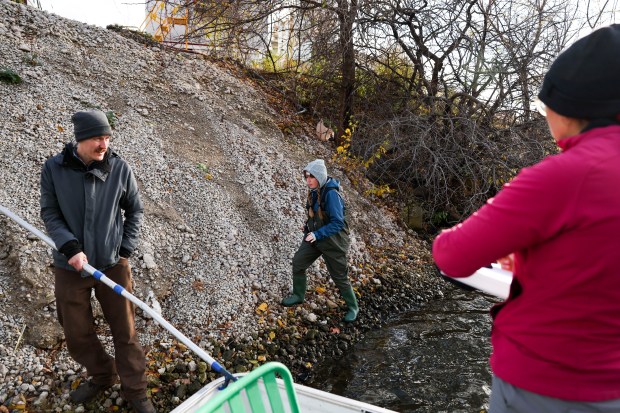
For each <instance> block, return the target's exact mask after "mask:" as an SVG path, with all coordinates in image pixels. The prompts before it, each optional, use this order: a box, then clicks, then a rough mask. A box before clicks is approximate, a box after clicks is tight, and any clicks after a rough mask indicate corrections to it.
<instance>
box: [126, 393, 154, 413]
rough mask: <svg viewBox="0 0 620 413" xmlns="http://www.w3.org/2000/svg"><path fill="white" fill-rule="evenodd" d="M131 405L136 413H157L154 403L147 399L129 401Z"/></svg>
mask: <svg viewBox="0 0 620 413" xmlns="http://www.w3.org/2000/svg"><path fill="white" fill-rule="evenodd" d="M129 405H130V406H131V407H133V411H134V412H136V413H157V410H155V407H154V406H153V403H151V401H150V400H149V399H147V398H146V397H145V398H144V399H136V400H129Z"/></svg>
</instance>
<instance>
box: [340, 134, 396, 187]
mask: <svg viewBox="0 0 620 413" xmlns="http://www.w3.org/2000/svg"><path fill="white" fill-rule="evenodd" d="M356 126H357V125H356V124H355V123H353V122H350V123H349V127H348V128H347V129H345V131H344V134H343V135H342V138H341V144H340V145H339V146H338V147H337V148H336V153H335V154H334V156H333V160H334V161H335V162H336V163H337V164H338V165H339V166H340V167H342V168H343V169H344V171H345V173H346V174H347V176H348V177H349V179H350V180H351V183H353V185H356V186H360V185H363V186H364V187H365V188H366V189H364V194H366V195H371V196H375V197H377V198H384V197H386V196H387V195H389V194H391V193H393V192H394V190H393V189H392V188H390V186H389V185H387V184H382V185H375V184H372V183H370V187H369V188H368V184H369V182H368V181H367V180H366V179H365V175H366V171H367V170H368V168H369V167H370V166H371V165H372V164H373V163H374V162H375V161H376V160H378V159H380V158H381V156H382V155H384V154H385V153H386V152H387V142H383V143H381V144H380V145H379V146H378V147H377V149H376V150H375V151H374V152H373V153H372V154H371V155H370V156H369V157H368V158H367V159H364V158H362V157H359V156H355V155H354V154H353V153H352V152H351V139H352V138H353V133H354V132H355V128H356Z"/></svg>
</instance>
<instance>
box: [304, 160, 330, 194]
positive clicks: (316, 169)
mask: <svg viewBox="0 0 620 413" xmlns="http://www.w3.org/2000/svg"><path fill="white" fill-rule="evenodd" d="M304 171H305V172H308V173H309V174H311V175H312V176H314V177H315V178H316V180H317V181H319V186H321V187H323V185H325V182H327V168H326V167H325V161H324V160H323V159H315V160H314V161H312V162H310V163H309V164H308V165H306V167H305V168H304Z"/></svg>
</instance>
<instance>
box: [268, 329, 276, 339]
mask: <svg viewBox="0 0 620 413" xmlns="http://www.w3.org/2000/svg"><path fill="white" fill-rule="evenodd" d="M274 338H276V333H274V332H273V331H270V332H269V340H273V339H274Z"/></svg>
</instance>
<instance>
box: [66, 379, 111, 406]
mask: <svg viewBox="0 0 620 413" xmlns="http://www.w3.org/2000/svg"><path fill="white" fill-rule="evenodd" d="M110 387H112V384H95V383H93V382H92V381H87V382H86V383H83V384H81V385H80V387H78V388H77V389H75V390H73V391H72V392H71V393H69V396H70V397H71V400H73V401H74V402H75V403H88V402H89V401H91V400H93V399H94V398H95V397H97V396H99V395H100V394H102V393H103V392H104V391H106V390H107V389H109V388H110Z"/></svg>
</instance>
